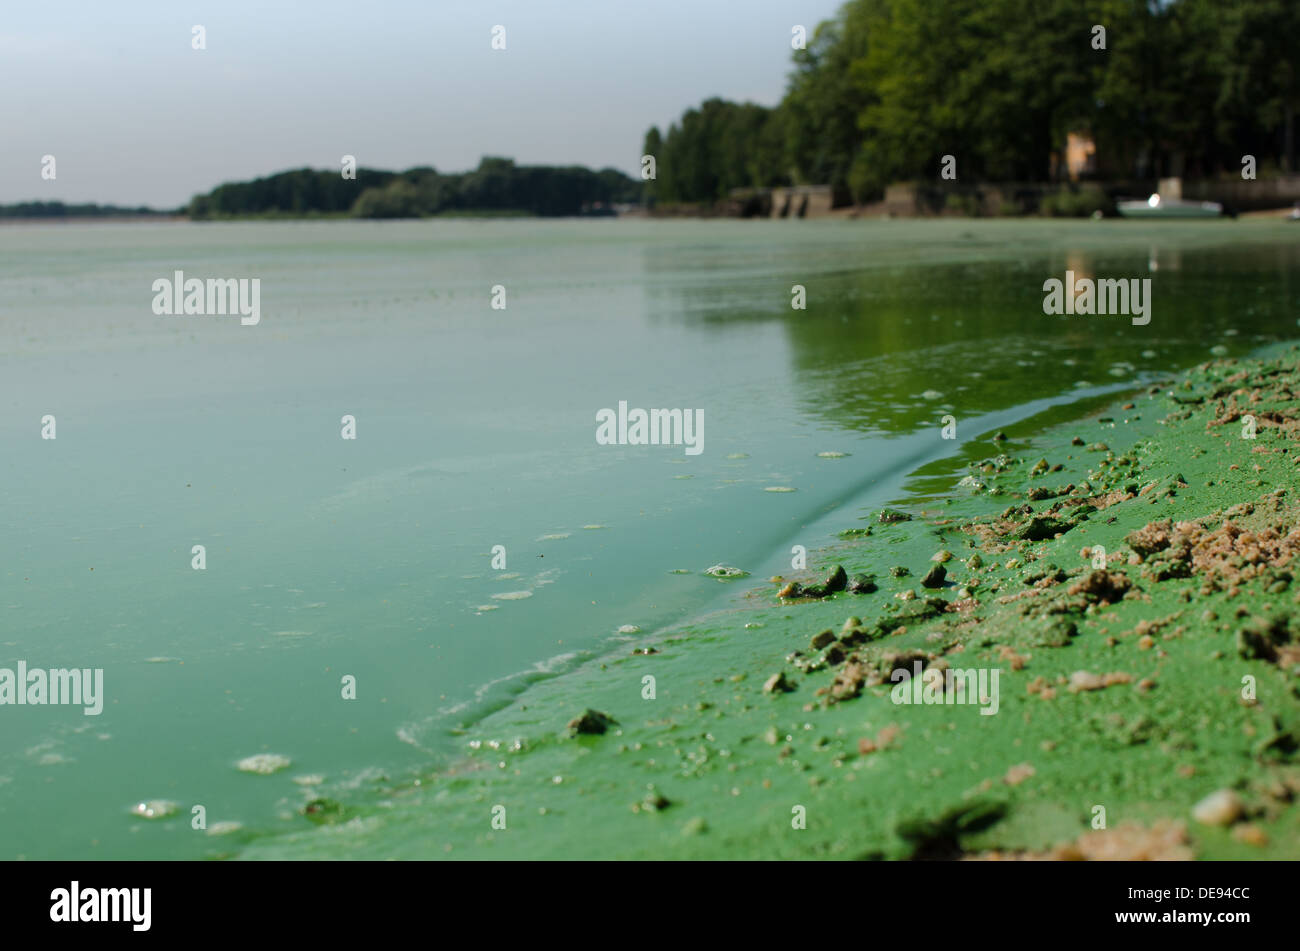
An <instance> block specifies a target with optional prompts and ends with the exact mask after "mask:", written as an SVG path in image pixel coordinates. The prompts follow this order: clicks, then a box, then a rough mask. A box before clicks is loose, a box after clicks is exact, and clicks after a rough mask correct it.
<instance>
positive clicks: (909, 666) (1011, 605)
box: [247, 347, 1300, 859]
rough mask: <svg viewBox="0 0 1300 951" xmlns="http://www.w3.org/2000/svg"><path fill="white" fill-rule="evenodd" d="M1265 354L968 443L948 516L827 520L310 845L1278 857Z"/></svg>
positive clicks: (1274, 540) (1270, 423)
mask: <svg viewBox="0 0 1300 951" xmlns="http://www.w3.org/2000/svg"><path fill="white" fill-rule="evenodd" d="M1274 354H1275V355H1274V356H1271V357H1266V358H1263V359H1257V360H1242V361H1237V360H1224V361H1219V362H1215V363H1211V364H1206V365H1203V366H1201V367H1199V368H1197V369H1195V370H1194V371H1192V372H1190V373H1189V374H1187V375H1186V376H1185V377H1183V378H1179V379H1177V380H1170V381H1169V382H1167V383H1165V384H1163V385H1160V386H1154V387H1151V388H1150V389H1148V390H1144V391H1142V392H1140V393H1136V394H1134V395H1133V396H1132V397H1130V398H1129V399H1126V400H1122V401H1120V402H1118V403H1116V404H1115V405H1114V406H1112V407H1111V408H1110V409H1108V410H1106V411H1104V412H1102V413H1100V414H1099V415H1094V416H1091V417H1089V418H1087V419H1084V420H1081V421H1079V422H1076V423H1073V424H1071V425H1067V426H1063V427H1057V428H1053V429H1050V430H1048V431H1042V430H1040V429H1037V428H1036V427H1035V424H1034V421H1033V420H1030V421H1027V422H1026V423H1025V424H1023V425H1022V426H1020V427H1019V428H1017V429H1016V430H1013V431H1011V432H1009V433H1007V434H995V433H986V434H982V435H981V436H980V437H979V438H978V439H976V440H974V441H973V442H972V444H971V445H970V446H969V447H968V448H969V461H970V465H969V467H968V468H967V469H966V470H965V471H964V472H955V473H953V474H952V489H951V494H950V496H949V497H948V498H947V499H944V500H941V501H939V502H936V503H933V504H929V505H923V506H911V507H908V506H899V507H898V508H895V509H889V510H886V511H884V512H879V511H877V512H870V513H860V512H850V511H846V512H845V513H844V521H845V532H844V533H843V538H844V541H843V544H842V545H840V546H837V547H836V548H835V549H833V550H828V551H824V552H820V553H816V554H812V555H810V558H809V566H810V570H808V571H805V572H792V573H791V574H790V575H789V576H788V577H785V578H778V579H773V581H772V583H771V584H770V585H765V586H759V587H757V588H754V589H753V590H752V591H750V593H749V595H748V596H747V597H746V598H745V599H744V603H745V606H744V607H743V608H742V609H739V610H730V611H725V612H722V613H719V614H717V615H714V616H712V617H708V618H703V619H700V620H699V621H697V622H696V623H692V624H689V625H685V626H684V627H682V628H680V629H675V630H672V631H668V632H662V633H660V634H659V635H657V636H646V637H645V638H644V640H643V641H641V642H640V643H638V644H635V645H630V646H629V647H628V648H627V649H626V651H624V652H621V653H619V654H618V655H614V656H607V657H605V658H604V659H603V660H601V661H598V662H593V663H590V664H588V665H586V666H585V667H583V668H581V669H579V670H577V671H575V672H573V673H571V674H568V675H565V676H563V677H561V678H558V679H556V680H553V681H549V682H546V683H542V684H539V685H536V686H535V687H533V688H531V689H530V690H529V691H528V692H527V693H526V694H525V695H524V696H523V697H522V698H521V699H520V701H519V702H517V703H515V704H513V705H511V706H510V707H508V708H506V709H504V710H502V711H500V712H498V713H496V714H494V715H492V716H490V717H488V718H487V719H485V720H483V721H482V722H480V723H478V724H477V725H476V726H475V727H474V728H473V729H472V730H471V731H470V733H469V735H467V736H465V737H464V740H465V743H466V746H465V753H466V756H465V759H464V760H463V761H462V762H460V763H459V764H457V765H456V766H455V767H454V768H452V769H450V770H445V771H440V772H437V773H433V774H431V775H428V776H427V777H425V778H422V780H421V782H420V784H419V786H418V787H411V786H406V787H403V788H396V789H392V790H390V791H389V792H390V793H391V794H390V795H389V796H387V805H386V806H385V807H384V808H377V807H374V806H373V805H367V804H365V803H362V802H357V803H336V802H332V801H330V802H325V803H319V804H317V805H315V806H314V807H312V810H313V811H312V814H311V815H310V816H309V818H312V819H314V820H315V821H316V822H326V823H329V824H336V825H337V824H340V823H343V824H348V827H349V829H350V831H351V833H352V834H350V835H348V836H347V843H346V844H347V849H348V854H349V855H351V856H353V857H376V858H377V857H394V855H393V852H394V849H393V835H392V832H391V831H389V832H387V833H385V831H384V829H385V828H388V829H390V830H391V829H395V828H405V829H406V832H407V834H406V835H404V836H403V837H402V839H401V843H402V844H401V845H400V846H399V847H398V849H397V851H398V855H397V856H396V857H453V858H455V857H462V858H464V857H476V858H478V857H497V858H507V857H510V858H516V857H517V858H542V857H548V858H573V857H601V858H612V857H620V858H627V857H633V858H818V857H821V858H881V859H903V858H911V857H930V858H1294V857H1296V856H1297V855H1300V822H1297V818H1298V817H1300V810H1298V809H1297V806H1296V805H1295V803H1294V801H1293V800H1294V798H1295V796H1296V795H1297V794H1300V769H1298V768H1297V765H1296V760H1295V753H1296V747H1297V742H1298V741H1300V698H1298V697H1297V690H1296V676H1295V673H1296V669H1297V664H1298V663H1300V637H1298V636H1297V635H1300V618H1297V616H1296V613H1297V602H1298V601H1300V597H1298V596H1297V590H1300V589H1297V587H1296V586H1295V581H1294V578H1293V574H1292V572H1293V554H1294V552H1295V550H1296V549H1297V548H1298V547H1300V527H1298V526H1300V506H1298V505H1297V502H1296V499H1295V497H1294V491H1293V489H1292V486H1293V485H1294V482H1295V469H1296V464H1297V461H1298V460H1300V442H1298V441H1297V432H1300V407H1297V405H1296V403H1295V400H1294V393H1295V392H1297V391H1300V351H1298V350H1297V349H1296V348H1294V347H1293V348H1290V349H1285V350H1283V349H1282V348H1278V349H1277V350H1276V351H1275V352H1274ZM1247 416H1249V417H1251V421H1248V420H1247V419H1246V417H1247ZM1252 425H1253V438H1252V437H1251V432H1252ZM936 438H939V434H938V433H937V432H936ZM841 567H842V568H843V572H841V571H840V570H839V569H840V568H841ZM751 580H752V579H751ZM792 582H794V583H795V584H794V585H792V584H791V583H792ZM740 583H743V584H748V583H749V582H748V581H746V582H740ZM809 586H812V587H813V594H814V595H815V596H812V597H809V596H806V590H807V587H809ZM801 587H802V588H803V589H804V593H803V596H800V595H801V591H800V588H801ZM818 588H821V589H822V590H818ZM827 588H829V589H830V590H825V589H827ZM845 588H853V589H856V591H857V592H858V593H854V591H852V590H844V589H845ZM778 592H780V593H783V594H785V595H787V597H778ZM902 670H906V671H908V672H909V673H912V672H916V673H919V674H920V681H919V683H918V682H916V681H911V682H909V681H906V680H900V678H901V675H900V674H897V673H896V671H902ZM994 671H997V677H996V678H994V677H992V673H993V672H994ZM927 672H928V673H927ZM981 672H983V673H982V677H981ZM968 676H973V677H974V679H969V680H963V678H966V677H968ZM932 678H934V679H932ZM954 681H955V682H957V683H959V684H962V685H963V686H970V687H972V688H973V689H972V691H970V692H965V691H963V692H961V693H958V692H957V690H955V689H954V686H953V685H954ZM899 683H902V684H903V685H904V688H900V687H899ZM909 683H910V686H908V685H909ZM908 689H910V690H913V691H914V692H913V693H912V694H911V695H910V698H911V700H912V702H902V701H903V700H904V699H907V698H908V697H909V694H908V693H907V692H906V690H908ZM926 691H928V693H927V692H926ZM990 694H992V695H990ZM963 697H964V698H965V700H964V702H954V701H961V699H962V698H963ZM935 698H937V699H935ZM584 711H589V712H586V713H584ZM304 826H307V823H305V822H304ZM593 829H600V830H601V831H600V834H599V835H593V834H591V830H593ZM340 831H341V830H340ZM313 834H314V833H312V832H310V831H305V832H304V833H303V834H300V835H296V836H289V837H276V838H273V839H266V840H262V841H261V842H259V843H257V844H255V845H254V846H252V847H251V849H250V850H249V852H248V853H247V854H248V855H249V856H250V857H292V856H296V855H301V854H305V853H303V852H302V851H300V850H302V849H307V850H308V852H309V853H312V854H319V846H320V843H319V842H313V841H312V840H311V836H312V835H313Z"/></svg>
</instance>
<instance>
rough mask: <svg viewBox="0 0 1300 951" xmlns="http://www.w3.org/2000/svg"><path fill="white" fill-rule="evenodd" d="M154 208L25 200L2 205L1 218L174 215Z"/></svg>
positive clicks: (0, 208)
mask: <svg viewBox="0 0 1300 951" xmlns="http://www.w3.org/2000/svg"><path fill="white" fill-rule="evenodd" d="M178 213H179V212H175V211H158V210H157V209H154V208H145V207H143V206H141V207H139V208H119V207H118V206H117V205H65V204H64V203H63V202H61V201H23V202H19V203H18V204H16V205H0V218H107V217H116V216H123V215H174V214H178Z"/></svg>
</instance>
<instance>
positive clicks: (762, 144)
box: [643, 0, 1300, 202]
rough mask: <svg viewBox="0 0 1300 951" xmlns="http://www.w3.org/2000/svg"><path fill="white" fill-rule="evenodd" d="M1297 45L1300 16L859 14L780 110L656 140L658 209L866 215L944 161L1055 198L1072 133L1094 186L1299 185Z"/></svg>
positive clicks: (897, 10) (807, 61)
mask: <svg viewBox="0 0 1300 951" xmlns="http://www.w3.org/2000/svg"><path fill="white" fill-rule="evenodd" d="M1099 27H1100V28H1103V29H1104V34H1103V33H1101V32H1100V30H1098V28H1099ZM1298 38H1300V2H1297V0H1232V2H1224V0H850V2H848V3H846V4H845V5H844V6H843V7H842V8H841V10H840V12H839V14H838V15H837V16H836V18H835V19H833V20H830V21H827V22H825V23H822V24H821V25H820V26H818V27H817V28H816V30H815V31H814V32H813V33H812V35H811V36H809V37H808V38H807V47H806V49H802V50H795V51H794V56H793V58H794V70H793V72H792V73H791V74H790V77H789V82H788V86H787V90H786V94H785V97H784V99H783V100H782V101H781V103H780V104H779V105H778V106H776V107H775V108H771V109H769V108H765V107H762V106H757V105H753V104H748V103H747V104H737V103H733V102H727V101H724V100H721V99H710V100H708V101H707V102H705V103H703V104H702V105H701V106H700V107H699V108H698V109H691V110H689V111H687V112H686V113H685V114H684V115H683V116H682V117H681V119H680V120H679V121H677V122H675V123H674V124H673V125H671V126H670V127H669V129H668V131H667V134H661V132H660V130H659V129H658V128H652V129H650V130H649V132H648V133H647V134H646V137H645V141H644V149H643V151H644V153H645V154H649V155H654V156H655V158H656V166H657V168H656V175H657V178H656V179H655V180H654V181H651V182H649V183H647V186H646V197H647V199H648V200H649V201H656V200H657V201H660V202H711V201H715V200H717V199H720V198H723V197H725V196H726V195H727V193H728V192H729V191H730V190H731V189H733V188H737V187H756V186H757V187H762V186H773V185H790V184H830V185H832V186H834V188H835V191H836V195H837V199H838V200H839V201H840V202H847V201H848V200H849V199H855V200H857V201H869V200H872V199H874V198H877V197H879V196H880V195H881V193H882V192H883V189H884V186H885V185H887V184H889V183H891V182H897V181H909V180H924V179H933V178H936V177H937V176H938V173H939V169H940V163H941V162H942V160H943V157H944V156H945V155H952V156H954V158H955V159H956V172H957V175H958V178H959V179H960V180H963V181H1003V182H1042V181H1050V180H1052V179H1053V178H1054V177H1060V174H1061V172H1060V163H1059V162H1057V163H1054V161H1053V158H1054V155H1055V156H1058V157H1059V156H1060V154H1061V153H1062V152H1063V151H1064V146H1065V143H1066V138H1067V135H1068V134H1069V133H1072V132H1073V133H1081V134H1084V135H1088V136H1091V137H1092V139H1093V140H1094V142H1095V143H1096V156H1097V167H1096V170H1095V172H1094V173H1093V174H1095V175H1096V176H1097V177H1113V178H1120V179H1132V178H1137V179H1151V178H1156V177H1160V176H1165V175H1184V176H1187V177H1190V178H1209V177H1213V176H1215V175H1220V174H1225V175H1230V174H1240V172H1241V169H1242V159H1243V156H1246V155H1253V156H1254V157H1255V159H1256V161H1257V163H1258V168H1259V171H1260V174H1267V173H1268V172H1269V171H1270V170H1276V169H1279V168H1281V169H1287V170H1294V169H1295V168H1296V142H1295V120H1296V113H1297V112H1298V111H1300V42H1298ZM1102 43H1104V48H1100V47H1101V44H1102Z"/></svg>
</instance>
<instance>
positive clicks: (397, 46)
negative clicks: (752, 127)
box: [0, 0, 841, 207]
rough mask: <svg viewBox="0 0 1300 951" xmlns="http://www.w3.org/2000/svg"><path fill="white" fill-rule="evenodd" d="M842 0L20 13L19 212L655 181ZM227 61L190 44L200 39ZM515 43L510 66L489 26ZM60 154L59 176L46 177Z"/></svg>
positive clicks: (395, 2)
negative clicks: (414, 188) (292, 179)
mask: <svg viewBox="0 0 1300 951" xmlns="http://www.w3.org/2000/svg"><path fill="white" fill-rule="evenodd" d="M840 2H841V0H645V2H639V0H423V2H417V0H372V2H368V3H358V2H339V0H314V2H311V3H287V2H275V0H255V2H245V0H214V2H207V3H198V2H186V0H120V2H117V0H113V2H108V0H76V2H59V0H40V2H37V3H19V2H16V0H9V2H6V3H5V4H4V10H3V16H2V17H0V203H8V202H13V201H23V200H29V199H42V200H62V201H97V202H105V203H113V204H131V205H134V204H150V205H155V206H158V207H175V206H178V205H180V204H182V203H183V202H185V201H188V199H189V198H190V197H191V196H192V195H194V194H195V193H196V192H201V191H207V190H208V189H210V188H212V187H213V186H215V185H218V184H220V183H221V182H223V181H233V180H239V179H247V178H252V177H256V176H259V175H266V174H269V173H271V172H276V171H282V170H284V169H287V168H301V167H303V166H312V167H315V168H338V167H339V160H340V157H341V156H343V155H345V154H352V155H355V156H356V157H357V162H358V164H359V165H362V166H367V167H372V168H387V169H403V168H408V167H410V166H412V165H426V164H427V165H433V166H434V167H436V168H438V169H440V170H443V171H463V170H465V169H468V168H472V167H474V166H475V165H477V164H478V160H479V157H480V156H482V155H484V154H488V155H505V156H510V157H513V158H515V159H516V160H518V161H519V162H520V163H527V164H581V165H590V166H592V167H596V168H599V167H603V166H606V165H612V166H615V167H617V168H621V169H623V170H625V171H627V172H629V173H634V172H635V171H636V169H637V167H638V164H637V163H638V158H639V155H640V147H641V140H642V136H643V134H644V132H645V130H646V128H647V127H648V126H649V125H651V124H658V125H660V127H661V128H666V127H667V125H668V123H670V122H672V121H673V120H674V119H675V118H677V116H678V115H680V113H681V112H682V111H683V110H684V109H685V108H686V107H688V106H691V105H695V104H698V103H699V102H700V101H701V100H703V99H706V98H708V97H709V96H723V97H725V98H728V99H735V100H742V101H743V100H752V101H754V102H759V103H763V104H765V105H772V104H774V103H776V102H777V101H778V100H779V99H780V96H781V92H782V90H783V88H784V83H785V77H786V74H787V73H788V71H789V69H790V52H791V50H790V35H791V33H790V31H791V27H792V26H794V25H796V24H799V25H803V26H805V27H807V29H808V32H809V34H811V33H812V29H813V27H814V26H816V24H817V23H818V22H820V21H821V20H824V19H827V18H828V17H830V16H831V15H832V14H833V13H834V12H835V10H836V9H837V8H838V7H839V5H840ZM195 24H200V25H202V26H203V27H205V29H206V43H207V48H206V49H204V50H195V49H193V48H192V47H191V38H192V27H193V26H194V25H195ZM497 24H500V25H502V26H504V27H505V28H506V49H505V50H504V51H494V50H492V49H491V31H492V28H493V26H495V25H497ZM45 155H53V156H54V157H55V162H56V166H55V168H56V175H57V177H56V178H55V180H54V181H46V180H43V179H42V178H41V162H42V156H45Z"/></svg>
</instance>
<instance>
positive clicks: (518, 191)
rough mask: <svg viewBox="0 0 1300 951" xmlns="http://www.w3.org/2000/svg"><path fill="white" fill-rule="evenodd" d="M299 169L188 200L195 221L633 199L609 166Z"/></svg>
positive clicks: (576, 210)
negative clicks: (345, 172) (350, 172)
mask: <svg viewBox="0 0 1300 951" xmlns="http://www.w3.org/2000/svg"><path fill="white" fill-rule="evenodd" d="M356 176H357V177H356V178H355V179H345V178H343V176H342V175H341V174H340V173H339V172H320V171H313V170H312V169H299V170H295V171H291V172H281V173H280V174H278V175H271V176H269V177H267V178H259V179H256V180H254V181H251V182H238V183H232V184H227V185H222V186H220V187H219V188H216V189H214V190H213V191H212V192H210V193H209V194H207V195H198V196H196V197H195V198H194V200H193V201H192V202H191V203H190V208H189V210H190V214H191V215H192V216H193V217H195V218H208V217H227V216H244V215H294V216H298V215H306V214H322V215H331V214H332V215H354V216H356V217H360V218H420V217H425V216H429V215H438V214H455V213H467V214H471V213H479V212H489V213H490V212H497V213H505V212H512V213H516V214H528V215H543V216H557V215H578V214H584V213H593V212H594V211H596V210H597V209H598V207H599V206H608V205H610V204H612V203H615V202H635V201H638V200H639V199H640V196H641V189H640V183H639V182H636V181H634V180H633V179H631V178H628V177H627V176H626V175H624V174H623V173H622V172H620V171H617V170H616V169H603V170H601V171H599V172H594V171H592V170H591V169H587V168H581V167H578V166H569V167H549V166H530V165H516V164H515V163H514V162H513V161H512V160H511V159H505V158H484V159H483V160H482V161H481V162H480V163H479V167H478V168H476V169H474V170H473V171H472V172H464V173H458V174H451V175H448V174H443V173H440V172H438V171H436V170H435V169H433V168H430V167H427V166H424V167H419V168H412V169H408V170H407V171H405V172H381V171H374V170H371V169H357V173H356Z"/></svg>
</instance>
